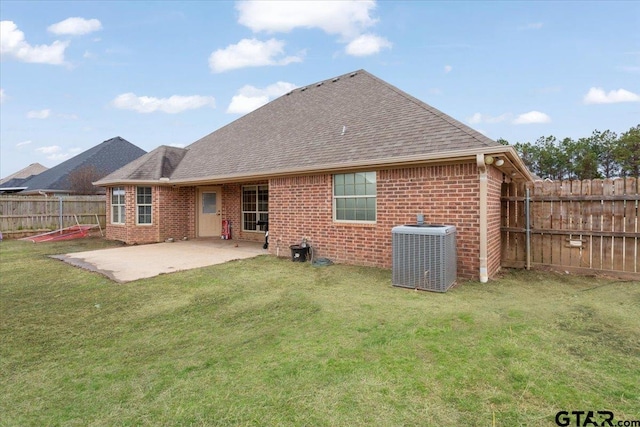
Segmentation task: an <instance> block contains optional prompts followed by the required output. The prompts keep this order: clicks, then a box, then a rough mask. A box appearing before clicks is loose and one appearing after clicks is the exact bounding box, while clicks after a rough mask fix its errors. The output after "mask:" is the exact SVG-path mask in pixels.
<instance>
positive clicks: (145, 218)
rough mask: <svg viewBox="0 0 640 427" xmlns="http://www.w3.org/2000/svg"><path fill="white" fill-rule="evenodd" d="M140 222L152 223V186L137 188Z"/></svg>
mask: <svg viewBox="0 0 640 427" xmlns="http://www.w3.org/2000/svg"><path fill="white" fill-rule="evenodd" d="M136 207H137V211H138V224H151V187H138V188H137V189H136Z"/></svg>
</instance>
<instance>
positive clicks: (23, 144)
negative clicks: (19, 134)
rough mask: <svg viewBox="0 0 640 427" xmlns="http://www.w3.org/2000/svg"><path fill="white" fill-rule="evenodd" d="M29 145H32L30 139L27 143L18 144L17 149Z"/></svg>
mask: <svg viewBox="0 0 640 427" xmlns="http://www.w3.org/2000/svg"><path fill="white" fill-rule="evenodd" d="M29 144H31V140H30V139H29V140H26V141H22V142H18V143H17V144H16V147H24V146H25V145H29Z"/></svg>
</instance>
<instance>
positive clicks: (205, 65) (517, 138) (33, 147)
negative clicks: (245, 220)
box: [0, 0, 640, 177]
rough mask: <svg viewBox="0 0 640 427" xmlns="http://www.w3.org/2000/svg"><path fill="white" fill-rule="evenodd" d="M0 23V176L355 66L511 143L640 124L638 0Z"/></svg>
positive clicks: (202, 12) (29, 9) (14, 14)
mask: <svg viewBox="0 0 640 427" xmlns="http://www.w3.org/2000/svg"><path fill="white" fill-rule="evenodd" d="M0 21H2V22H1V24H0V25H1V33H0V48H1V49H0V54H1V62H0V157H1V159H0V177H5V176H8V175H10V174H12V173H14V172H16V171H18V170H20V169H22V168H24V167H26V166H28V165H29V164H31V163H35V162H38V163H41V164H42V165H44V166H47V167H52V166H55V165H57V164H59V163H61V162H63V161H64V160H67V159H69V158H71V157H73V156H75V155H77V154H79V153H81V152H83V151H85V150H87V149H89V148H91V147H94V146H96V145H98V144H99V143H101V142H103V141H105V140H108V139H110V138H113V137H115V136H121V137H122V138H124V139H126V140H127V141H129V142H131V143H132V144H134V145H137V146H138V147H140V148H142V149H144V150H146V151H151V150H153V149H154V148H157V147H158V146H160V145H171V146H178V147H185V146H188V145H189V144H191V143H193V142H195V141H197V140H198V139H200V138H202V137H203V136H205V135H208V134H209V133H211V132H213V131H215V130H217V129H219V128H220V127H222V126H224V125H226V124H228V123H230V122H232V121H233V120H236V119H237V118H239V117H241V116H242V115H243V114H246V113H248V112H250V111H252V110H253V109H256V108H258V107H260V106H261V105H264V104H265V103H267V102H269V101H270V100H273V99H275V98H277V97H279V96H281V95H283V94H285V93H287V92H289V91H290V90H292V89H293V88H295V87H301V86H306V85H309V84H312V83H316V82H320V81H324V80H328V79H331V78H332V77H336V76H340V75H343V74H347V73H350V72H352V71H356V70H359V69H365V70H366V71H368V72H369V73H371V74H374V75H376V76H377V77H379V78H381V79H383V80H385V81H387V82H388V83H390V84H392V85H394V86H396V87H398V88H399V89H401V90H403V91H405V92H407V93H409V94H410V95H412V96H414V97H416V98H418V99H420V100H422V101H424V102H426V103H427V104H429V105H431V106H433V107H435V108H437V109H439V110H441V111H442V112H444V113H446V114H448V115H450V116H452V117H454V118H455V119H457V120H459V121H461V122H463V123H465V124H467V125H469V126H471V127H473V128H474V129H476V130H478V131H480V132H482V133H484V134H485V135H487V136H488V137H490V138H492V139H498V138H504V139H506V140H507V141H509V142H510V143H516V142H534V141H535V140H537V139H538V138H540V137H542V136H550V135H553V136H556V137H557V138H559V139H562V138H565V137H569V138H575V139H577V138H581V137H588V136H590V135H591V133H592V132H593V131H594V130H596V129H597V130H600V131H604V130H607V129H608V130H611V131H614V132H616V133H618V134H620V133H622V132H625V131H627V130H629V128H631V127H632V126H636V125H638V124H640V30H639V29H640V2H639V1H627V2H615V1H604V2H597V1H584V2H580V1H573V2H560V1H558V2H556V1H531V2H528V1H518V2H516V1H494V2H485V1H473V2H463V1H455V2H448V1H447V2H444V1H443V2H438V1H424V2H422V1H378V2H376V1H347V0H344V1H328V2H323V1H315V2H307V1H297V2H293V1H284V2H276V1H257V2H254V1H237V2H231V1H228V2H225V1H193V2H189V1H180V2H172V1H160V2H152V1H139V2H138V1H100V2H93V1H68V2H60V1H36V2H33V1H13V0H2V1H1V2H0ZM372 143H375V142H374V141H372ZM238 154H239V155H241V154H242V153H238ZM212 161H214V160H213V159H212Z"/></svg>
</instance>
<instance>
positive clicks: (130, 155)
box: [21, 136, 146, 194]
mask: <svg viewBox="0 0 640 427" xmlns="http://www.w3.org/2000/svg"><path fill="white" fill-rule="evenodd" d="M144 154H146V151H144V150H143V149H141V148H139V147H137V146H135V145H133V144H132V143H130V142H129V141H127V140H126V139H123V138H121V137H119V136H117V137H115V138H111V139H109V140H106V141H104V142H102V143H100V144H98V145H96V146H95V147H93V148H90V149H88V150H87V151H84V152H82V153H80V154H78V155H77V156H75V157H72V158H70V159H69V160H66V161H64V162H62V163H60V164H59V165H57V166H54V167H52V168H51V169H48V170H46V171H44V172H42V173H40V174H39V175H36V176H34V177H33V178H30V179H28V180H27V181H25V182H23V183H22V185H21V186H22V187H27V189H26V190H24V191H23V192H22V193H21V194H29V193H37V192H39V191H46V192H69V191H71V188H70V183H69V177H70V175H71V174H72V173H73V172H74V171H78V170H80V169H81V168H84V167H92V168H93V169H94V170H95V171H96V172H98V173H99V174H102V176H105V175H107V174H109V173H111V172H113V171H115V170H117V169H119V168H121V167H122V166H124V165H126V164H128V163H130V162H131V161H133V160H135V159H137V158H139V157H141V156H143V155H144Z"/></svg>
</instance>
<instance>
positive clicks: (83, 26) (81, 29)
mask: <svg viewBox="0 0 640 427" xmlns="http://www.w3.org/2000/svg"><path fill="white" fill-rule="evenodd" d="M101 29H102V23H100V21H98V20H97V19H84V18H80V17H74V18H67V19H65V20H64V21H60V22H58V23H56V24H53V25H49V27H48V28H47V30H48V31H49V32H50V33H53V34H57V35H72V36H80V35H83V34H89V33H93V32H94V31H99V30H101Z"/></svg>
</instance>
